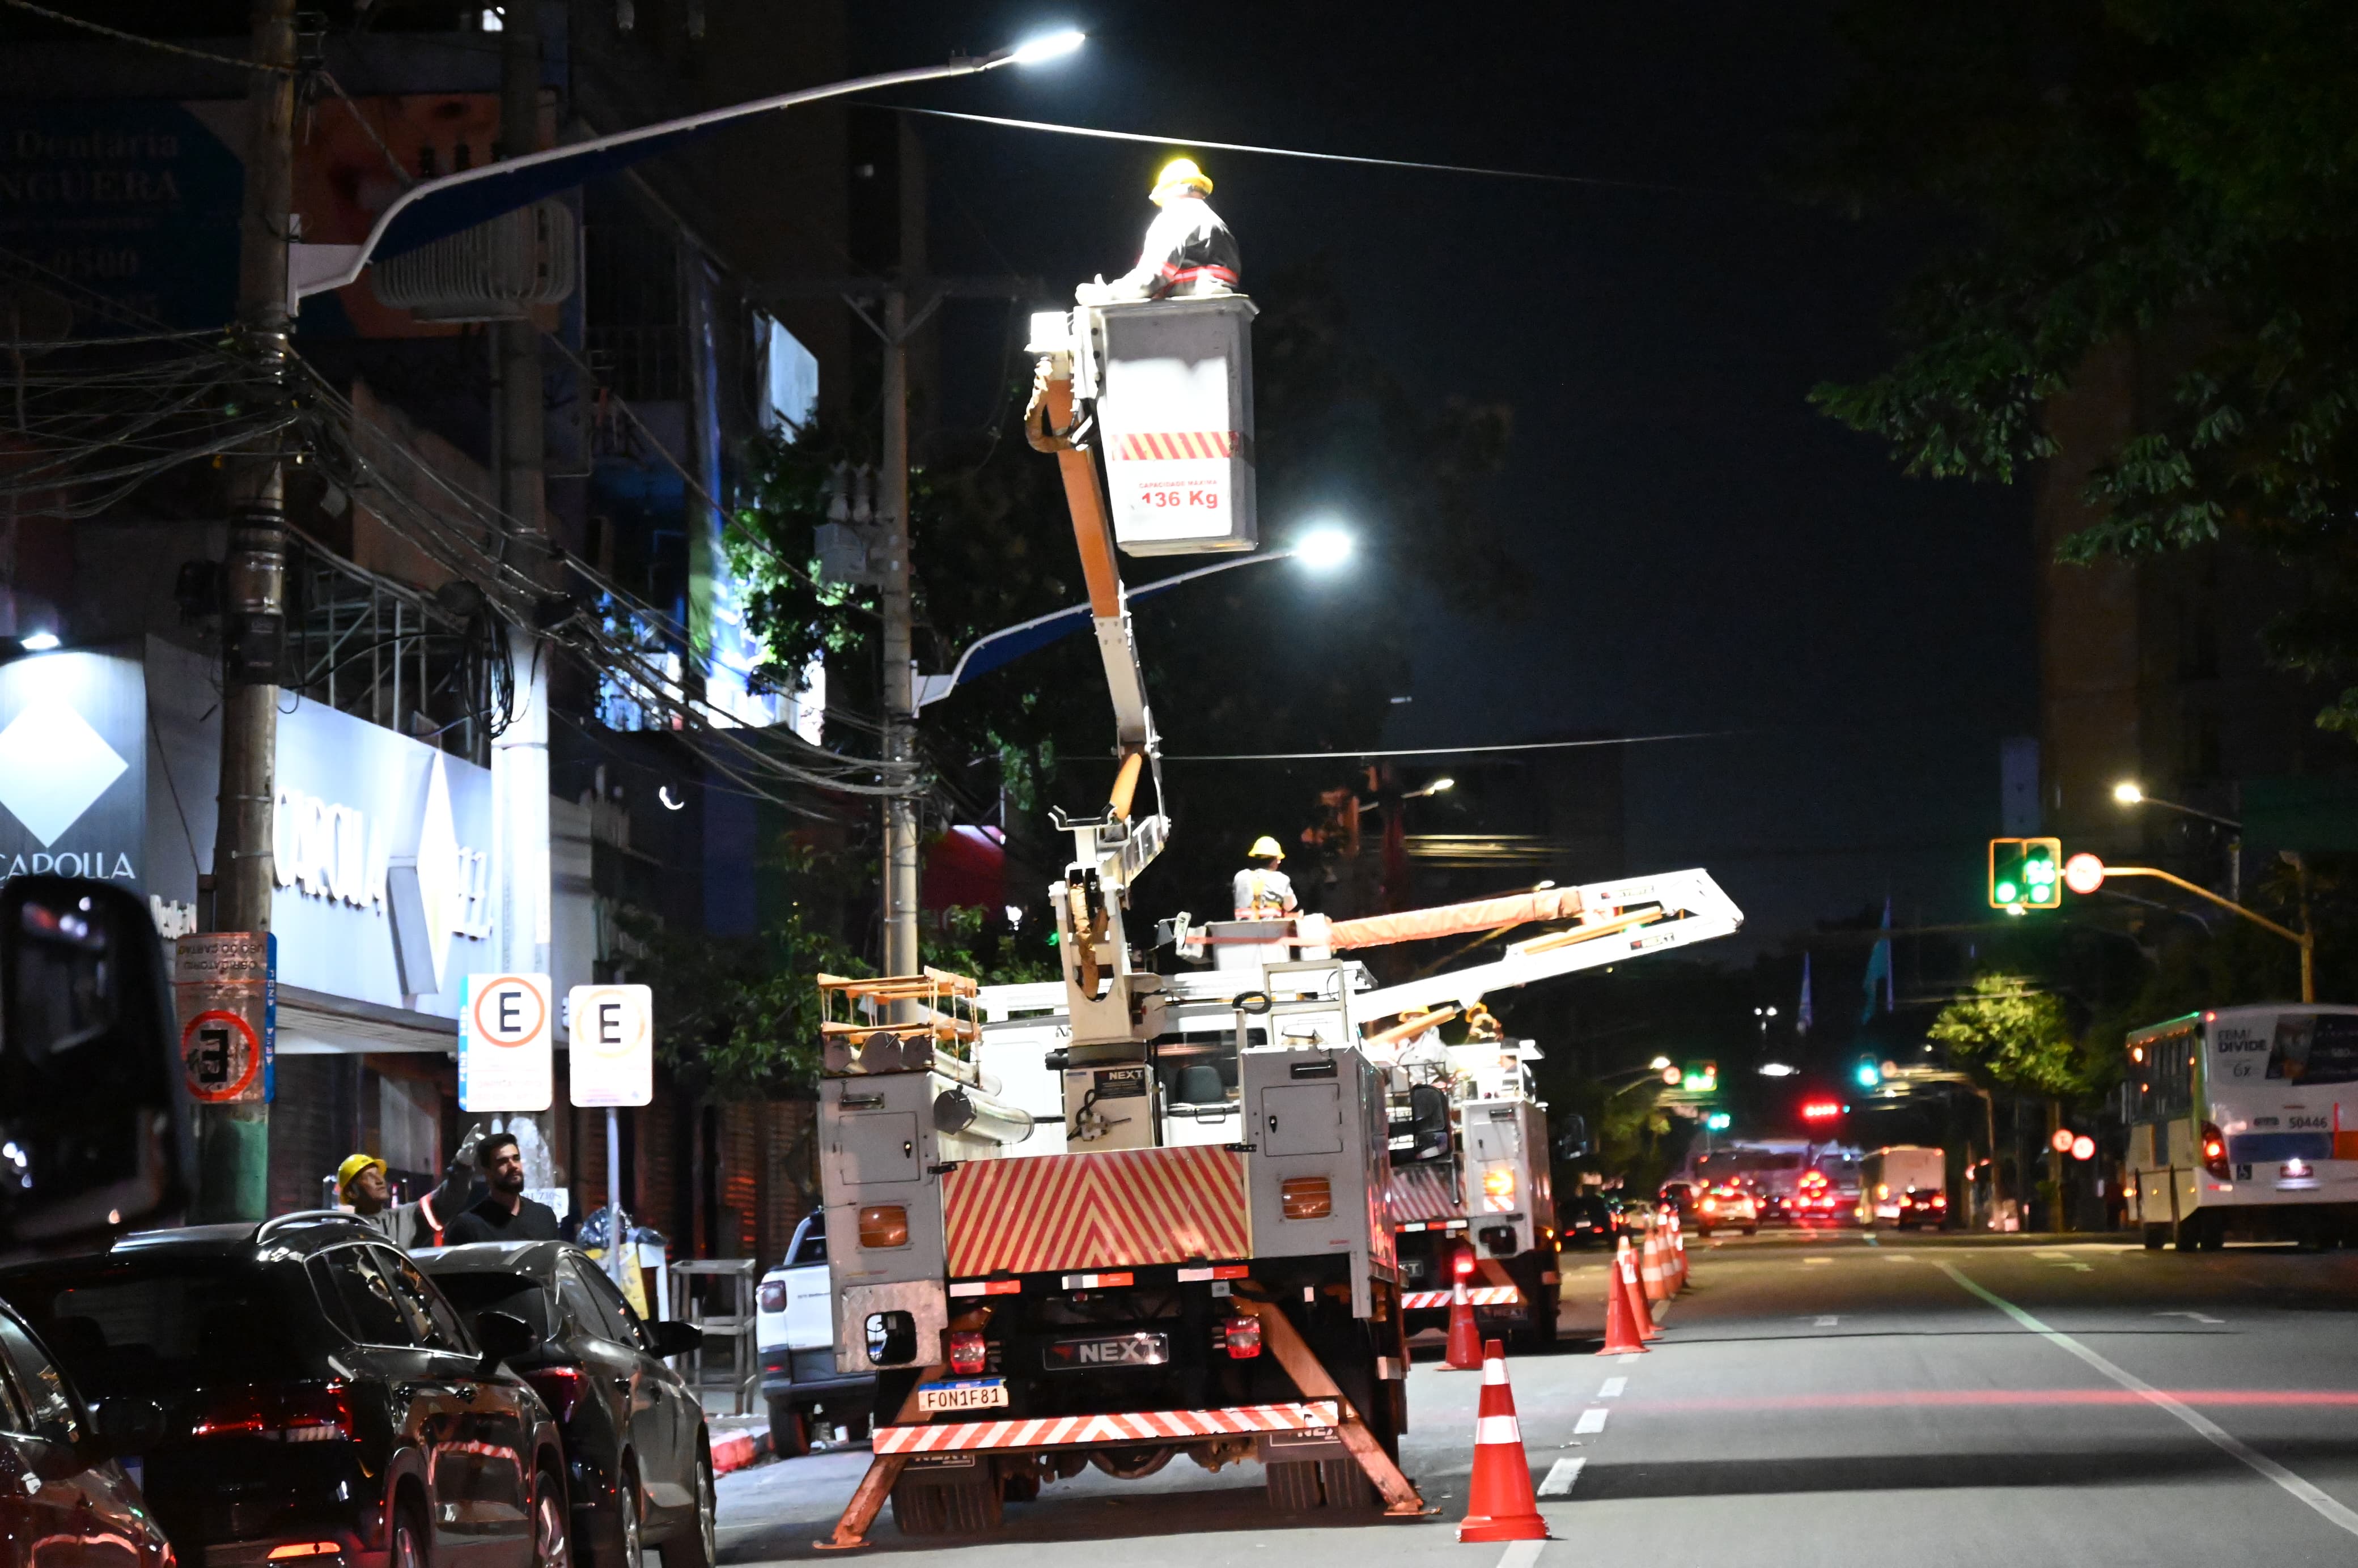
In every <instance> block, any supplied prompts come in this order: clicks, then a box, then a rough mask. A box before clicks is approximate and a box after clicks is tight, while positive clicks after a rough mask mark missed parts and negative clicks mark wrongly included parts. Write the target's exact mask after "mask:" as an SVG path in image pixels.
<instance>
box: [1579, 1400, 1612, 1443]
mask: <svg viewBox="0 0 2358 1568" xmlns="http://www.w3.org/2000/svg"><path fill="white" fill-rule="evenodd" d="M1606 1413H1607V1412H1606V1411H1605V1410H1604V1409H1603V1408H1602V1407H1600V1406H1597V1405H1591V1406H1589V1407H1588V1408H1587V1409H1586V1410H1585V1411H1581V1412H1580V1420H1579V1422H1576V1423H1575V1424H1574V1427H1573V1429H1572V1430H1573V1433H1574V1435H1575V1436H1585V1435H1586V1434H1588V1433H1592V1432H1603V1431H1604V1430H1605V1417H1606Z"/></svg>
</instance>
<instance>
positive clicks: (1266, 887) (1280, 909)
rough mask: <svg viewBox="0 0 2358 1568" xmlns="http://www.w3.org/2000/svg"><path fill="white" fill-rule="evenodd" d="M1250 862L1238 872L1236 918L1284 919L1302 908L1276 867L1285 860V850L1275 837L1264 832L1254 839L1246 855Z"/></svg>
mask: <svg viewBox="0 0 2358 1568" xmlns="http://www.w3.org/2000/svg"><path fill="white" fill-rule="evenodd" d="M1245 858H1246V859H1247V860H1249V861H1251V862H1252V863H1251V864H1250V865H1249V866H1247V867H1246V868H1245V869H1244V870H1243V871H1238V873H1237V878H1236V883H1235V892H1236V903H1237V918H1238V920H1283V919H1284V918H1285V917H1286V916H1288V915H1290V914H1296V913H1297V912H1299V911H1300V910H1301V908H1302V902H1301V901H1300V900H1299V899H1297V898H1295V897H1294V896H1293V879H1291V878H1290V877H1288V876H1287V875H1286V874H1285V873H1284V872H1283V871H1279V870H1278V869H1277V867H1278V862H1279V861H1281V860H1284V859H1285V851H1284V850H1282V849H1279V848H1278V847H1277V840H1276V839H1274V838H1271V837H1270V836H1269V835H1268V834H1266V833H1264V834H1262V835H1261V836H1260V838H1256V839H1254V840H1253V847H1252V851H1251V853H1250V854H1249V855H1247V856H1246V857H1245Z"/></svg>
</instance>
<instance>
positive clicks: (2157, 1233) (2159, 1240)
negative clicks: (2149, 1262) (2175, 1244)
mask: <svg viewBox="0 0 2358 1568" xmlns="http://www.w3.org/2000/svg"><path fill="white" fill-rule="evenodd" d="M2168 1245H2169V1227H2168V1226H2166V1225H2148V1226H2147V1227H2145V1249H2146V1250H2147V1251H2148V1252H2158V1251H2160V1250H2161V1249H2163V1248H2164V1247H2167V1246H2168Z"/></svg>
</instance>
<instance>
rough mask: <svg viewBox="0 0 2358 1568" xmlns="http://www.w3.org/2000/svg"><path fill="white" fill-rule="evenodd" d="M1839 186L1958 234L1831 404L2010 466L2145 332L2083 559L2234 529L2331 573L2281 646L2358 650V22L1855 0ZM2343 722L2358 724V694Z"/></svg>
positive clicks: (1830, 183)
mask: <svg viewBox="0 0 2358 1568" xmlns="http://www.w3.org/2000/svg"><path fill="white" fill-rule="evenodd" d="M1844 31H1845V33H1846V35H1847V37H1848V38H1849V39H1850V41H1851V42H1852V44H1853V45H1854V47H1855V49H1856V52H1857V54H1858V56H1859V58H1860V60H1861V63H1862V65H1863V67H1864V69H1863V70H1862V71H1861V72H1860V74H1859V76H1858V78H1857V79H1856V81H1855V85H1854V86H1853V87H1852V88H1851V89H1850V91H1849V92H1848V93H1847V94H1846V96H1845V98H1844V101H1843V103H1842V104H1841V106H1840V109H1839V111H1838V113H1837V114H1836V115H1835V116H1834V118H1833V123H1832V125H1831V127H1830V130H1831V135H1830V136H1829V138H1828V142H1827V145H1826V147H1825V149H1824V155H1823V162H1822V163H1821V165H1820V167H1819V168H1818V169H1817V170H1816V176H1817V182H1818V185H1819V189H1820V190H1821V192H1822V193H1823V194H1825V195H1827V196H1829V197H1832V198H1833V199H1835V200H1839V201H1841V202H1843V203H1844V204H1846V205H1849V206H1852V207H1854V208H1855V207H1859V206H1863V205H1866V204H1868V203H1883V204H1900V203H1905V204H1911V205H1916V206H1919V207H1920V206H1921V205H1922V204H1923V203H1926V202H1928V201H1929V202H1930V203H1931V204H1932V205H1933V206H1934V207H1936V208H1937V209H1938V210H1939V211H1941V212H1942V214H1943V216H1944V218H1945V219H1946V220H1947V221H1948V222H1950V223H1951V225H1952V230H1951V232H1952V240H1951V242H1950V243H1948V244H1947V245H1946V246H1945V247H1943V248H1942V250H1941V252H1940V253H1939V254H1937V256H1936V257H1935V259H1934V260H1933V261H1932V262H1931V264H1930V265H1927V266H1926V267H1925V268H1924V269H1923V271H1922V272H1921V273H1920V276H1918V277H1917V278H1916V279H1915V281H1914V283H1913V285H1912V286H1911V287H1910V288H1909V291H1908V293H1907V295H1906V297H1905V298H1904V300H1903V301H1902V303H1901V305H1900V308H1899V310H1898V320H1897V328H1898V352H1897V355H1896V357H1895V358H1894V360H1893V361H1892V362H1891V363H1890V364H1889V365H1888V366H1887V367H1886V368H1885V369H1884V370H1882V371H1881V372H1879V373H1877V374H1874V375H1872V376H1870V377H1868V378H1867V379H1866V380H1864V381H1860V382H1855V383H1850V384H1828V385H1824V386H1821V387H1820V388H1818V389H1817V391H1816V393H1815V394H1814V395H1813V401H1815V402H1816V404H1817V405H1818V406H1820V407H1821V408H1823V409H1824V410H1825V411H1826V412H1827V413H1829V414H1831V415H1833V416H1834V417H1836V418H1838V419H1841V420H1843V421H1844V422H1845V423H1847V424H1849V425H1851V426H1852V427H1855V428H1857V429H1859V430H1862V431H1865V432H1868V433H1871V434H1874V435H1877V436H1879V437H1881V438H1884V439H1885V440H1887V442H1888V443H1889V444H1890V447H1891V450H1892V454H1893V457H1894V459H1895V460H1897V461H1898V462H1899V463H1901V464H1902V465H1903V466H1904V467H1905V468H1906V470H1907V471H1909V473H1912V474H1920V475H1925V476H1931V477H1962V478H1968V479H1980V480H1994V481H2002V482H2004V481H2013V480H2014V479H2016V478H2017V476H2018V475H2019V474H2020V472H2021V470H2022V467H2023V465H2024V464H2025V463H2027V462H2028V461H2030V460H2035V459H2039V458H2043V457H2048V456H2051V455H2053V454H2054V452H2055V450H2056V446H2055V440H2054V437H2053V436H2052V434H2051V433H2050V430H2049V428H2048V427H2047V426H2046V424H2045V422H2044V414H2045V411H2046V409H2047V406H2048V405H2049V403H2050V400H2051V399H2053V398H2054V397H2056V396H2057V395H2059V394H2061V393H2064V392H2066V391H2067V390H2070V389H2071V388H2073V387H2074V386H2076V385H2079V384H2082V382H2083V381H2084V380H2085V379H2086V378H2087V377H2088V376H2089V375H2090V374H2091V373H2092V371H2093V366H2094V365H2095V364H2096V363H2097V361H2098V359H2099V357H2100V356H2101V355H2102V354H2103V353H2104V351H2111V350H2120V349H2124V348H2128V347H2131V346H2133V347H2134V350H2135V352H2136V361H2137V366H2138V372H2139V375H2138V381H2139V384H2138V385H2137V387H2136V393H2135V395H2132V396H2131V397H2130V398H2129V399H2128V402H2129V405H2130V406H2127V407H2125V408H2123V409H2121V410H2120V411H2119V412H2120V414H2121V416H2123V417H2124V418H2125V420H2126V425H2125V428H2124V429H2123V431H2122V432H2121V435H2120V438H2119V440H2118V443H2117V445H2116V447H2115V449H2113V450H2111V451H2108V452H2104V453H2101V454H2096V456H2098V457H2099V458H2100V459H2101V461H2099V462H2098V463H2097V465H2096V467H2095V468H2094V470H2093V474H2092V476H2091V478H2090V480H2089V483H2088V498H2089V499H2090V501H2091V502H2092V503H2094V504H2095V506H2096V508H2097V512H2096V519H2095V521H2094V522H2093V523H2092V524H2090V525H2089V526H2088V527H2087V528H2085V529H2083V530H2082V531H2081V532H2080V533H2078V534H2076V535H2072V536H2071V537H2070V538H2068V539H2067V540H2065V541H2064V542H2063V544H2062V546H2061V553H2062V555H2063V556H2064V557H2065V558H2067V559H2074V560H2082V561H2084V560H2089V559H2093V558H2095V557H2099V556H2103V555H2108V554H2119V555H2134V554H2138V553H2144V552H2152V551H2159V550H2169V549H2176V548H2182V547H2185V546H2192V545H2197V544H2202V543H2207V542H2210V541H2212V540H2217V539H2222V538H2228V537H2233V538H2235V539H2238V540H2240V541H2242V542H2244V543H2245V544H2248V545H2250V546H2255V547H2257V548H2260V549H2263V550H2266V551H2270V552H2273V553H2276V554H2277V555H2280V556H2283V557H2294V558H2299V559H2301V560H2303V561H2304V562H2306V563H2308V564H2309V568H2310V572H2311V576H2312V579H2313V582H2314V584H2315V595H2316V597H2315V600H2314V602H2312V603H2311V604H2309V605H2308V606H2304V607H2301V608H2299V610H2297V611H2293V612H2291V613H2288V615H2287V616H2286V617H2285V618H2284V619H2283V620H2282V621H2281V622H2279V623H2278V625H2277V627H2276V628H2275V630H2274V633H2273V634H2272V637H2271V648H2272V651H2273V653H2274V654H2275V655H2276V657H2277V659H2278V661H2279V662H2281V663H2282V664H2284V665H2287V666H2288V667H2292V668H2297V669H2300V670H2302V671H2304V672H2306V673H2309V674H2312V675H2329V676H2332V675H2338V676H2341V677H2342V678H2349V677H2350V675H2351V673H2352V672H2353V670H2358V638H2353V633H2351V632H2350V631H2349V630H2348V628H2349V627H2350V626H2351V625H2352V624H2353V616H2352V611H2353V609H2358V528H2353V505H2358V8H2353V7H2351V6H2349V5H2345V4H2341V3H2339V0H1860V3H1858V4H1855V5H1853V6H1852V7H1851V8H1850V9H1849V10H1848V11H1847V12H1846V13H1845V17H1844ZM2321 721H2322V722H2326V723H2329V724H2333V725H2337V726H2340V727H2344V728H2351V727H2358V687H2353V690H2351V691H2350V692H2348V693H2345V694H2344V696H2343V697H2342V699H2341V701H2340V702H2339V703H2338V704H2337V706H2336V707H2335V708H2332V709H2329V711H2328V713H2327V714H2326V715H2325V716H2324V718H2323V719H2322V720H2321Z"/></svg>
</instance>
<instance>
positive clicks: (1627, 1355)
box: [1616, 1350, 1645, 1367]
mask: <svg viewBox="0 0 2358 1568" xmlns="http://www.w3.org/2000/svg"><path fill="white" fill-rule="evenodd" d="M1644 1354H1645V1352H1644V1351H1642V1350H1625V1351H1623V1352H1622V1353H1621V1354H1620V1356H1619V1357H1616V1359H1617V1360H1618V1361H1619V1362H1620V1363H1621V1365H1623V1366H1624V1367H1627V1366H1628V1364H1629V1363H1630V1362H1632V1361H1635V1360H1636V1359H1637V1358H1638V1357H1640V1356H1643V1355H1644Z"/></svg>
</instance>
